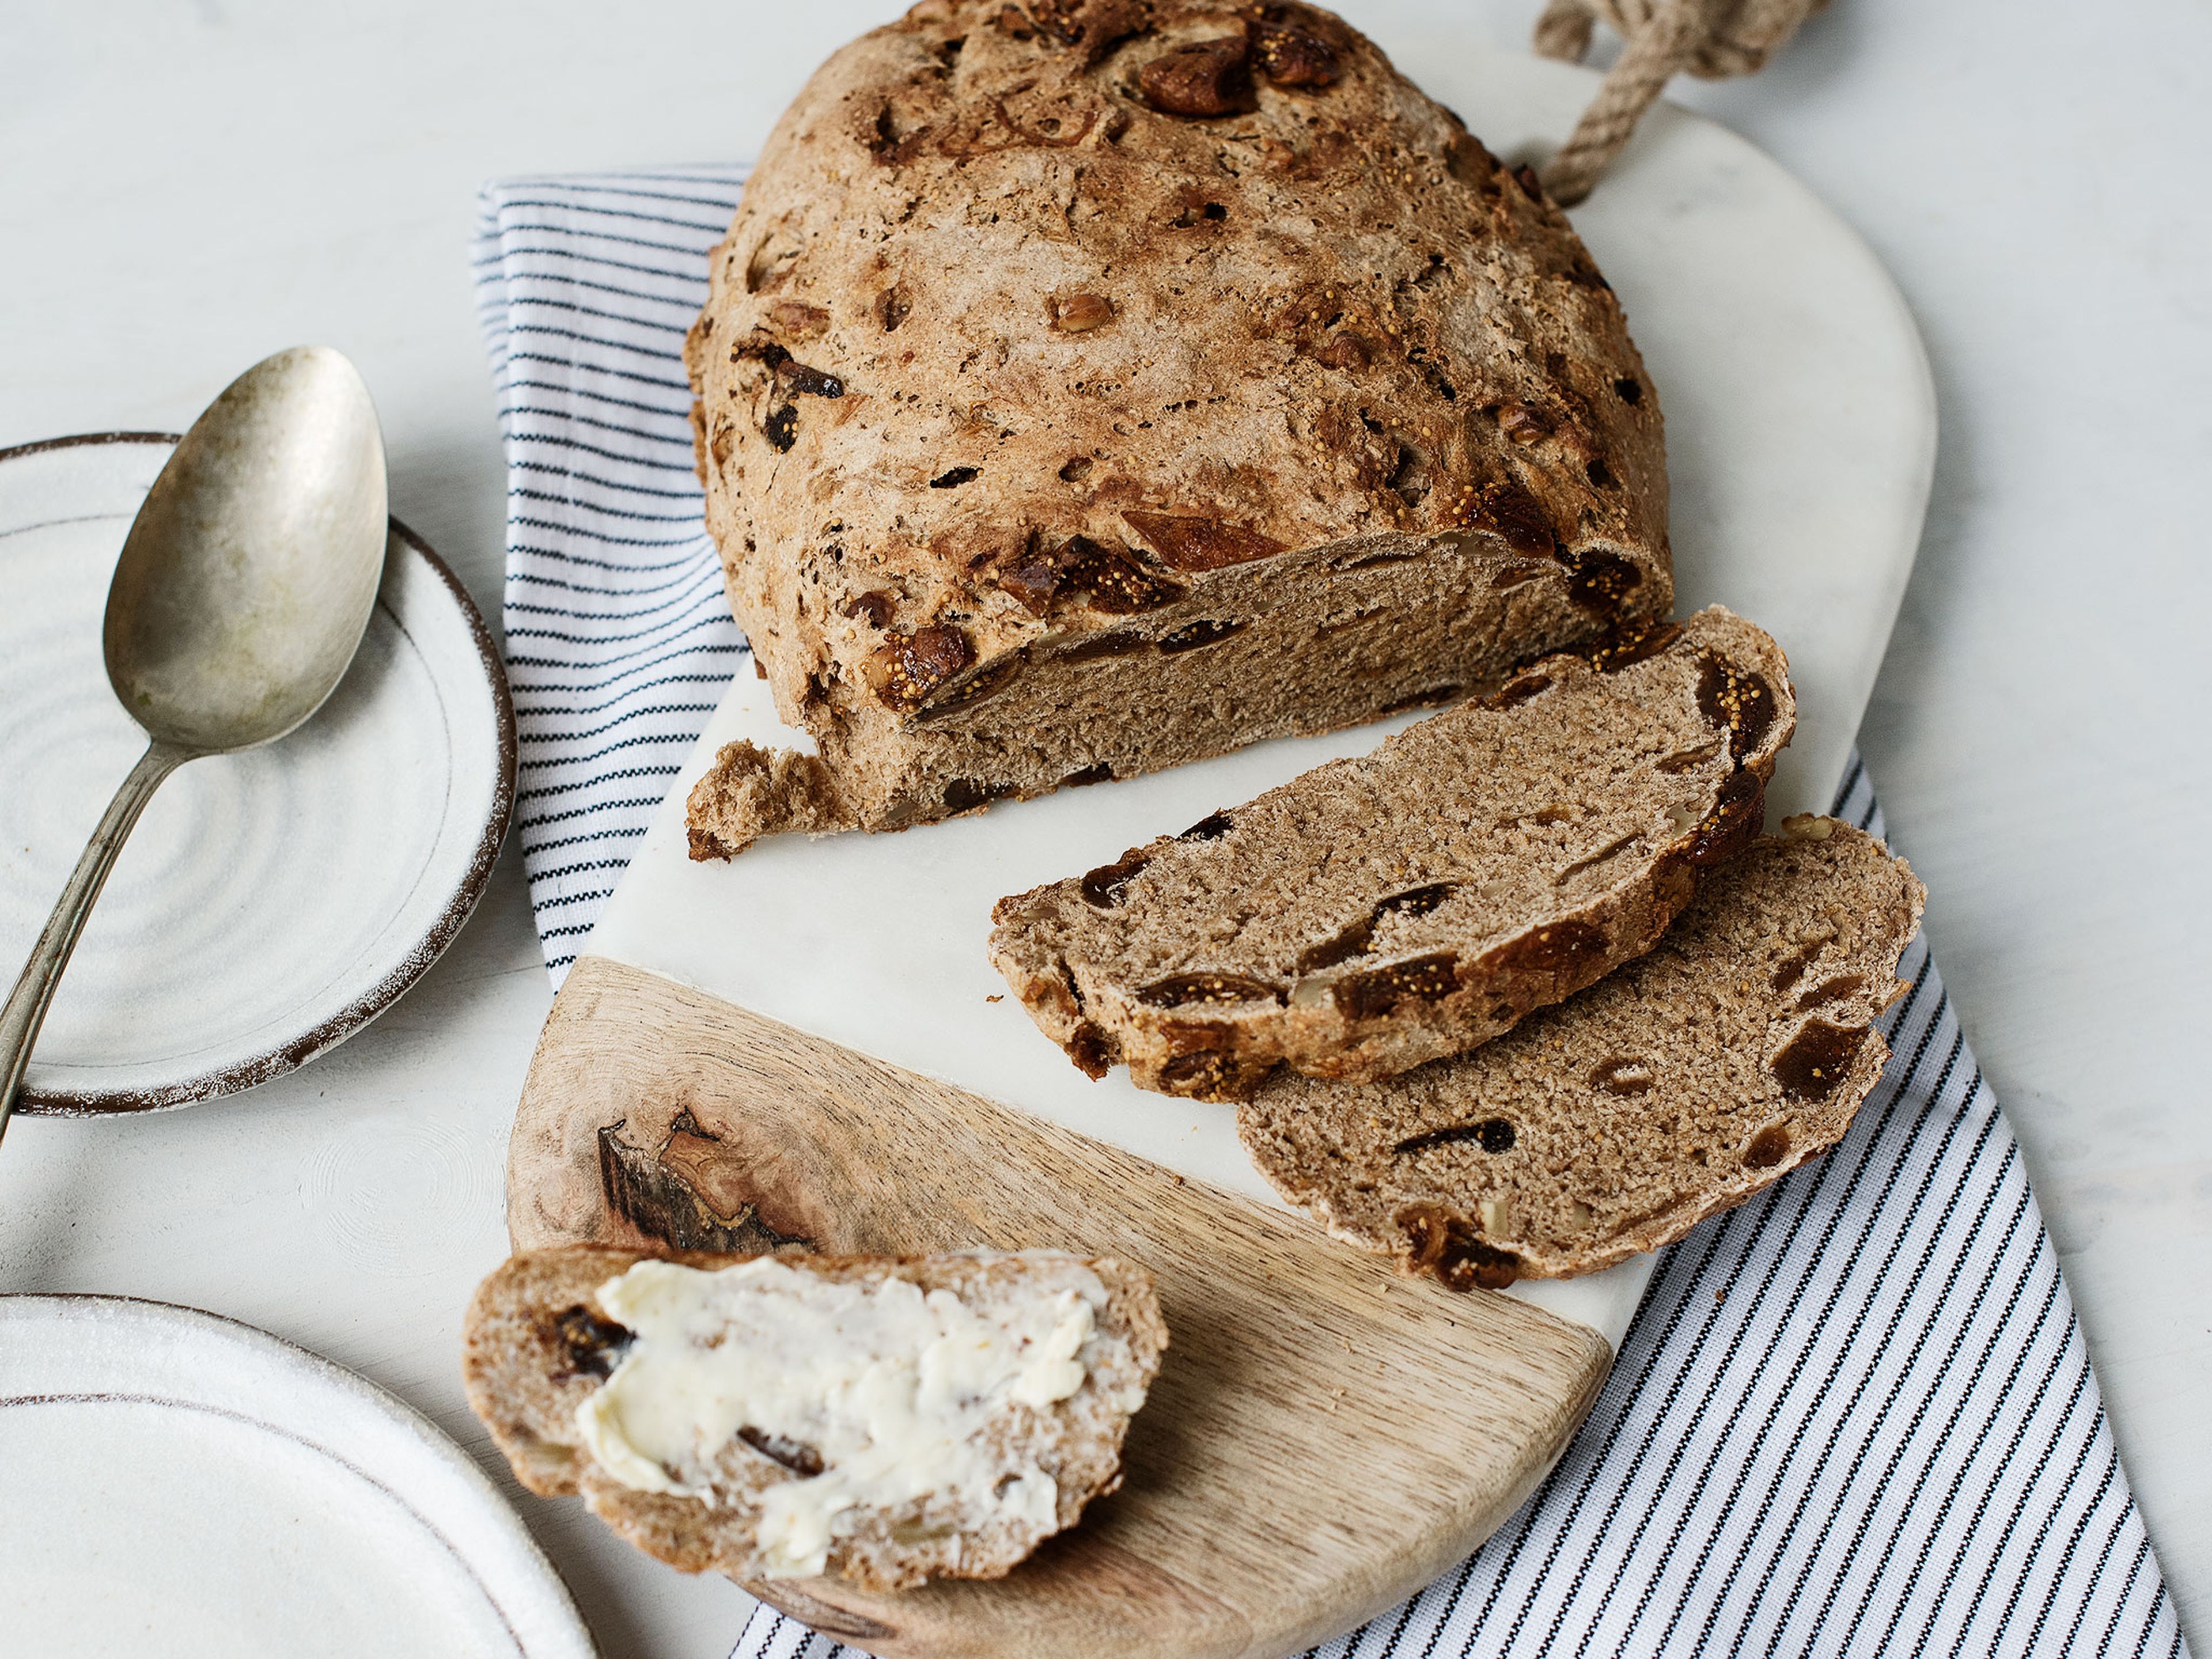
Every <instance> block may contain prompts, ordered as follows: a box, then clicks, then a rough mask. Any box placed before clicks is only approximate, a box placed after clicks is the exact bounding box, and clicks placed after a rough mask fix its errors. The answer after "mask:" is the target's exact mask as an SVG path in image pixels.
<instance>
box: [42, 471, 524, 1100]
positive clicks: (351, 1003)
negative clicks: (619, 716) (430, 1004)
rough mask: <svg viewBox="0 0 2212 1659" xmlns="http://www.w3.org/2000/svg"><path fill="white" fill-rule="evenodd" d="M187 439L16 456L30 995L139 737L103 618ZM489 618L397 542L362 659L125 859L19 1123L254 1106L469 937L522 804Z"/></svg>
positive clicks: (434, 567) (180, 778)
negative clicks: (143, 517)
mask: <svg viewBox="0 0 2212 1659" xmlns="http://www.w3.org/2000/svg"><path fill="white" fill-rule="evenodd" d="M174 443H175V440H174V439H173V438H167V437H163V436H161V435H155V434H145V433H135V434H134V433H102V434H96V435H89V436H87V437H82V438H63V439H58V440H55V441H52V442H51V443H43V444H31V445H28V446H26V447H23V448H21V449H10V450H5V451H0V975H5V977H6V978H8V979H9V980H12V979H13V977H14V975H15V972H16V970H17V969H18V967H19V966H20V965H21V962H22V961H23V959H24V957H26V956H27V955H28V953H29V951H30V948H31V943H32V941H33V939H35V938H36V937H37V934H38V930H39V929H40V927H42V926H43V925H44V924H45V921H46V915H47V912H48V911H49V909H50V908H52V904H53V902H54V899H55V897H56V896H58V894H59V893H60V891H61V890H62V884H63V882H64V880H65V879H66V878H67V877H68V874H69V872H70V866H72V865H73V864H74V863H75V862H76V857H77V854H79V853H80V852H82V850H83V848H84V843H85V840H86V838H87V836H89V835H90V834H91V831H92V828H93V825H94V823H97V822H98V820H99V817H100V811H101V810H102V808H104V807H105V806H106V804H107V799H108V797H109V795H110V794H111V793H112V792H113V791H114V788H115V787H116V785H117V784H118V783H119V782H120V781H122V779H123V776H124V774H125V773H126V772H128V771H129V770H130V769H131V763H132V762H133V761H134V760H136V759H137V756H138V754H139V753H140V751H141V750H143V749H144V747H145V745H146V738H145V736H144V734H143V732H140V731H139V729H138V727H137V725H136V724H135V723H134V722H133V721H132V720H131V718H130V716H129V715H127V714H125V713H124V711H123V708H122V705H121V704H120V703H118V702H117V701H116V700H115V695H114V693H113V692H112V690H110V689H109V688H108V684H107V673H106V668H105V667H104V666H103V665H102V662H101V658H100V616H101V612H102V611H103V610H104V609H105V607H106V602H107V584H108V579H109V577H110V576H111V575H112V574H113V571H114V567H115V559H116V556H117V554H118V553H119V552H120V551H121V550H122V546H123V538H124V535H125V532H127V531H128V530H129V529H130V527H131V519H132V517H133V515H135V514H136V513H137V510H138V504H139V502H140V501H142V500H143V499H144V497H145V494H146V491H147V490H148V489H149V488H150V487H151V485H152V483H153V482H154V478H155V475H156V474H157V473H159V472H160V471H161V465H162V463H163V462H165V461H166V460H167V459H168V455H169V451H170V450H171V448H172V447H173V446H174ZM514 764H515V741H514V712H513V707H512V705H511V704H510V703H509V702H508V700H507V676H506V673H505V671H503V670H502V669H501V665H500V662H499V655H498V653H497V651H496V650H495V648H494V647H493V644H492V641H491V635H490V633H489V630H488V629H486V628H485V627H484V623H483V617H480V616H479V615H477V609H476V606H475V605H472V604H471V602H470V600H469V597H468V594H467V592H465V590H464V589H463V588H462V586H461V585H460V583H459V580H457V579H456V578H455V577H454V575H453V572H452V571H451V570H449V569H448V568H447V567H446V564H445V562H444V561H442V560H441V559H440V558H439V557H438V556H437V555H436V554H435V553H433V552H432V551H431V550H429V548H428V546H427V545H425V544H423V542H422V540H421V538H418V537H416V535H415V534H414V533H413V532H410V531H409V530H408V529H407V528H406V527H405V526H403V525H400V524H399V523H398V522H397V521H394V523H393V524H392V536H391V540H390V542H389V544H388V545H387V547H386V554H385V568H384V586H383V588H382V590H381V592H380V593H379V594H378V596H377V606H376V611H375V613H374V616H373V617H371V618H370V621H369V625H368V635H367V636H366V637H365V638H364V639H363V640H362V647H361V653H360V655H359V656H357V657H356V659H354V664H353V666H352V668H351V669H350V670H349V671H348V672H347V674H346V678H344V680H343V682H341V683H340V684H339V686H338V689H337V690H336V691H335V692H333V693H332V694H331V700H330V702H327V703H325V705H324V706H323V708H322V709H321V710H320V711H319V713H318V714H316V715H315V717H314V718H313V720H309V721H308V722H307V725H305V726H302V727H301V728H300V730H299V731H297V732H294V733H293V734H292V735H291V736H290V737H289V738H284V739H283V741H282V742H280V743H277V744H272V745H270V747H268V748H266V749H260V750H252V751H249V752H247V753H246V754H242V755H224V756H215V757H209V758H207V759H204V760H197V761H194V762H192V763H191V764H190V765H188V766H185V767H184V768H183V769H180V770H179V772H178V773H177V774H176V775H174V776H173V777H172V778H170V779H169V781H167V782H166V783H165V784H163V785H162V786H161V792H160V793H158V794H156V795H155V797H154V800H153V804H152V805H150V806H149V807H148V808H147V810H146V815H145V817H143V818H142V819H141V820H140V821H139V823H138V827H137V830H136V831H135V832H133V834H132V836H131V840H130V842H129V843H128V844H127V845H126V846H125V848H124V849H123V855H122V857H121V858H120V859H119V860H117V863H116V866H115V872H114V873H113V874H112V876H111V877H110V878H108V883H107V887H106V891H105V892H104V893H102V895H101V896H100V903H99V905H98V907H97V908H95V909H94V911H93V915H92V920H91V922H90V924H89V925H88V927H86V929H85V933H84V937H83V939H82V940H81V941H79V943H78V945H77V948H76V956H75V957H73V958H72V959H71V960H70V968H69V971H68V973H67V974H65V975H64V976H63V979H62V982H61V987H60V989H59V990H58V993H57V994H56V995H55V998H54V1005H53V1008H52V1012H49V1013H48V1015H47V1016H46V1027H45V1029H44V1030H43V1031H41V1032H40V1037H39V1043H38V1047H37V1048H36V1050H35V1051H34V1052H33V1055H32V1059H31V1066H30V1071H29V1073H28V1075H27V1078H26V1079H25V1083H24V1089H23V1096H22V1099H21V1102H20V1103H19V1109H21V1110H24V1111H30V1112H40V1111H45V1112H66V1113H85V1112H118V1111H138V1110H144V1109H149V1108H153V1107H162V1106H181V1105H184V1104H185V1103H189V1102H191V1101H196V1100H204V1099H207V1098H209V1097H211V1096H215V1095H221V1094H228V1093H230V1092H232V1091H235V1090H239V1089H246V1088H251V1087H252V1085H255V1084H257V1083H262V1082H265V1081H267V1080H268V1079H270V1078H272V1077H275V1076H276V1075H277V1074H278V1073H282V1072H286V1071H289V1070H290V1069H291V1068H292V1067H293V1066H298V1065H300V1064H301V1063H302V1062H304V1061H306V1060H311V1059H313V1057H314V1056H315V1055H317V1054H320V1053H322V1052H323V1051H324V1050H325V1049H326V1048H331V1047H332V1046H334V1045H336V1044H337V1043H339V1042H343V1041H344V1040H345V1039H346V1038H347V1037H349V1036H352V1035H353V1033H354V1032H356V1031H357V1030H360V1029H361V1028H362V1026H363V1025H366V1024H368V1022H369V1021H370V1020H372V1019H374V1018H376V1016H377V1015H378V1014H379V1013H380V1012H383V1010H384V1009H385V1008H386V1006H388V1005H390V1003H391V1002H392V1000H393V999H395V998H396V997H398V995H399V994H400V993H401V992H402V991H404V990H405V989H406V988H407V987H409V986H410V985H411V984H413V983H414V982H415V981H416V979H418V978H419V977H421V975H422V972H423V970H424V969H427V968H428V967H429V965H430V964H431V963H433V962H435V961H436V960H437V958H438V955H439V953H440V952H441V951H443V950H444V949H445V948H446V946H447V945H448V944H450V943H451V942H452V941H453V936H454V935H455V934H456V933H459V931H460V927H461V924H462V923H463V922H465V921H467V920H468V915H469V912H470V910H471V909H472V908H474V907H475V904H476V902H477V897H478V896H480V895H481V894H482V893H483V889H484V884H485V883H486V882H487V881H489V879H490V876H491V868H492V864H493V861H494V860H495V859H496V858H497V857H498V854H499V846H500V842H501V839H502V838H503V837H504V836H506V834H507V816H508V812H509V811H510V809H511V808H512V806H513V799H514Z"/></svg>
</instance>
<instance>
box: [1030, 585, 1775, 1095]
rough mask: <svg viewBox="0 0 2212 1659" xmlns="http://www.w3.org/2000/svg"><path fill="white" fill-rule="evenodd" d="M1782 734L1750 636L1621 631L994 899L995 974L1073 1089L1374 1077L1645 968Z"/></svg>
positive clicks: (1770, 671)
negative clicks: (1250, 794) (1096, 1083)
mask: <svg viewBox="0 0 2212 1659" xmlns="http://www.w3.org/2000/svg"><path fill="white" fill-rule="evenodd" d="M1795 726H1796V704H1795V703H1794V702H1793V701H1792V699H1791V696H1790V678H1789V673H1788V665H1787V664H1786V663H1785V662H1784V659H1783V655H1782V651H1781V648H1780V647H1778V646H1777V645H1776V644H1775V643H1774V641H1772V640H1771V639H1769V638H1768V637H1767V636H1766V635H1765V634H1763V633H1761V632H1760V631H1759V629H1756V628H1754V627H1753V626H1752V625H1751V624H1750V623H1747V622H1745V621H1743V620H1742V619H1741V618H1740V617H1735V616H1732V615H1730V614H1729V612H1728V611H1723V610H1721V609H1720V608H1719V607H1717V606H1716V607H1714V608H1713V609H1711V610H1709V611H1701V612H1700V613H1699V614H1698V615H1697V616H1695V617H1692V618H1690V620H1689V621H1688V622H1687V623H1681V624H1675V623H1643V624H1641V625H1639V626H1638V627H1636V628H1635V629H1632V630H1630V631H1627V632H1626V633H1622V632H1616V633H1613V634H1611V635H1606V636H1604V638H1603V639H1602V641H1601V642H1600V643H1599V644H1597V645H1595V646H1593V647H1586V648H1585V649H1584V650H1583V652H1582V653H1580V654H1574V653H1561V654H1559V655H1555V656H1552V657H1549V658H1546V659H1542V660H1541V661H1539V662H1537V663H1535V664H1534V665H1530V666H1529V667H1528V669H1526V670H1525V671H1522V673H1521V674H1520V675H1519V676H1517V677H1516V678H1515V679H1513V680H1512V681H1511V682H1510V683H1509V684H1507V685H1506V686H1505V688H1504V690H1501V691H1499V692H1498V693H1496V694H1495V695H1493V696H1489V697H1486V698H1483V699H1480V700H1478V701H1474V702H1465V703H1462V704H1461V705H1460V706H1459V707H1458V708H1453V709H1450V710H1448V711H1447V712H1445V713H1443V714H1437V715H1433V716H1431V718H1429V719H1427V720H1422V721H1421V722H1419V724H1418V725H1415V726H1410V727H1408V728H1407V730H1405V731H1403V732H1400V733H1398V734H1397V735H1396V736H1395V737H1393V738H1389V739H1388V740H1387V741H1385V742H1384V743H1383V744H1382V746H1381V747H1379V748H1378V749H1376V750H1375V752H1374V753H1372V754H1370V755H1366V756H1363V757H1358V758H1357V759H1351V760H1340V761H1334V762H1331V763H1328V765H1325V766H1320V767H1316V768H1315V769H1313V770H1312V771H1310V772H1308V773H1305V774H1304V775H1301V776H1299V777H1297V778H1296V779H1293V780H1292V781H1291V782H1289V783H1287V784H1285V785H1284V786H1283V787H1281V788H1279V789H1273V790H1270V791H1268V792H1267V793H1266V794H1264V795H1261V796H1260V797H1259V798H1258V799H1255V800H1252V801H1249V802H1247V803H1245V804H1244V805H1242V806H1237V807H1233V808H1231V809H1230V810H1228V811H1221V812H1217V813H1215V814H1213V815H1212V817H1209V818H1207V819H1206V821H1205V822H1204V823H1200V824H1198V825H1196V826H1194V828H1192V829H1187V830H1185V831H1184V832H1183V833H1182V835H1180V836H1164V837H1163V838H1161V839H1160V840H1158V841H1155V842H1152V843H1151V844H1149V845H1148V846H1145V847H1139V848H1135V849H1133V851H1131V852H1129V853H1127V854H1124V855H1123V856H1122V858H1121V859H1120V860H1118V861H1117V862H1115V863H1113V864H1110V865H1107V866H1103V868H1100V869H1097V870H1093V871H1091V872H1090V873H1089V874H1088V875H1085V876H1081V877H1070V878H1067V879H1066V880H1063V881H1058V882H1054V883H1052V884H1049V885H1047V886H1043V887H1039V888H1036V889H1035V890H1032V891H1030V892H1027V893H1023V894H1019V895H1018V896H1014V897H1012V898H1006V899H1001V900H1000V902H999V903H998V905H997V906H996V907H995V908H994V910H993V912H992V919H993V921H994V923H995V927H994V930H993V932H992V934H991V957H992V961H993V963H994V964H995V965H996V966H997V968H998V969H999V971H1000V973H1002V974H1004V975H1006V982H1007V984H1009V985H1010V986H1012V987H1013V990H1014V993H1015V994H1016V995H1017V996H1018V997H1019V998H1020V999H1021V1000H1022V1003H1023V1005H1024V1006H1025V1007H1026V1008H1028V1010H1029V1011H1030V1016H1031V1018H1034V1019H1035V1020H1036V1022H1037V1024H1038V1025H1039V1026H1040V1027H1041V1028H1042V1030H1044V1032H1045V1034H1046V1035H1047V1036H1050V1037H1051V1038H1052V1039H1053V1040H1054V1042H1058V1043H1060V1045H1061V1046H1062V1047H1063V1048H1066V1050H1067V1052H1068V1054H1069V1056H1070V1058H1072V1059H1073V1060H1074V1061H1075V1063H1076V1064H1077V1065H1078V1066H1082V1067H1083V1068H1084V1069H1085V1070H1086V1071H1088V1072H1090V1073H1091V1074H1092V1075H1093V1076H1103V1074H1104V1073H1105V1071H1106V1069H1107V1067H1108V1066H1109V1065H1111V1064H1112V1063H1113V1062H1115V1060H1124V1061H1126V1062H1127V1065H1128V1067H1129V1077H1130V1079H1131V1081H1133V1082H1134V1083H1135V1084H1136V1085H1138V1086H1139V1087H1140V1088H1146V1089H1156V1090H1158V1091H1162V1092H1164V1093H1168V1094H1180V1095H1194V1096H1197V1097H1200V1098H1204V1099H1214V1100H1218V1099H1241V1098H1243V1097H1245V1096H1247V1095H1249V1094H1250V1093H1251V1092H1252V1091H1253V1090H1254V1089H1255V1088H1257V1087H1258V1086H1259V1085H1260V1084H1261V1082H1262V1081H1263V1080H1264V1079H1266V1078H1267V1075H1268V1073H1271V1072H1272V1071H1273V1070H1274V1068H1275V1067H1276V1066H1278V1065H1285V1064H1286V1065H1289V1066H1295V1067H1296V1068H1297V1070H1299V1071H1301V1072H1304V1073H1307V1074H1308V1075H1309V1076H1312V1077H1321V1078H1334V1079H1340V1080H1341V1079H1349V1080H1354V1081H1374V1080H1376V1079H1381V1078H1386V1077H1389V1076H1391V1075H1393V1074H1394V1073H1399V1072H1402V1071H1405V1070H1407V1068H1409V1067H1411V1066H1418V1065H1419V1064H1421V1063H1422V1062H1423V1061H1425V1060H1434V1059H1436V1058H1437V1057H1438V1056H1439V1055H1443V1054H1458V1053H1460V1052H1462V1050H1464V1049H1468V1048H1473V1047H1474V1046H1475V1045H1476V1044H1477V1043H1480V1042H1487V1041H1488V1040H1489V1039H1491V1038H1492V1037H1494V1036H1498V1034H1499V1033H1500V1032H1502V1031H1505V1030H1510V1029H1511V1027H1512V1026H1514V1025H1515V1024H1517V1023H1518V1022H1519V1021H1520V1019H1521V1018H1522V1016H1523V1015H1525V1014H1527V1013H1528V1012H1529V1011H1530V1010H1531V1009H1534V1008H1539V1007H1542V1006H1546V1005H1547V1004H1549V1003H1554V1002H1558V1001H1559V1000H1561V999H1562V998H1565V997H1567V996H1571V995H1572V994H1574V993H1575V992H1577V991H1579V990H1581V989H1582V988H1583V987H1584V986H1585V985H1589V984H1590V983H1592V982H1593V981H1595V980H1597V979H1598V978H1599V977H1601V975H1604V974H1606V973H1607V972H1608V971H1610V970H1611V969H1613V968H1614V967H1615V966H1617V965H1618V964H1620V963H1623V962H1626V961H1627V960H1629V959H1630V958H1631V957H1637V956H1640V955H1642V954H1643V953H1644V951H1648V950H1650V948H1651V947H1652V945H1654V944H1656V942H1657V940H1658V939H1659V936H1660V934H1661V933H1662V932H1663V931H1665V929H1666V927H1667V924H1668V922H1669V921H1673V920H1674V917H1675V916H1676V915H1678V914H1679V913H1680V911H1681V909H1682V908H1683V907H1684V906H1685V905H1686V904H1687V903H1688V902H1690V898H1691V896H1692V894H1693V893H1695V892H1696V890H1697V887H1698V883H1699V878H1700V876H1701V875H1702V874H1703V873H1704V872H1705V871H1707V870H1709V869H1711V867H1712V866H1715V865H1717V863H1718V862H1719V861H1720V860H1722V859H1723V858H1725V857H1726V856H1728V855H1729V854H1731V853H1733V852H1735V850H1736V849H1738V848H1741V847H1743V846H1745V845H1746V844H1747V843H1748V842H1750V841H1751V840H1752V838H1753V837H1754V836H1757V835H1758V834H1759V829H1760V827H1761V823H1762V817H1763V811H1764V805H1763V803H1764V792H1765V783H1766V780H1767V779H1768V778H1770V777H1771V775H1773V771H1774V761H1775V757H1776V756H1777V755H1778V753H1779V752H1780V751H1781V749H1782V746H1783V745H1784V744H1786V743H1788V742H1789V740H1790V732H1791V731H1792V730H1793V728H1794V727H1795Z"/></svg>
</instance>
